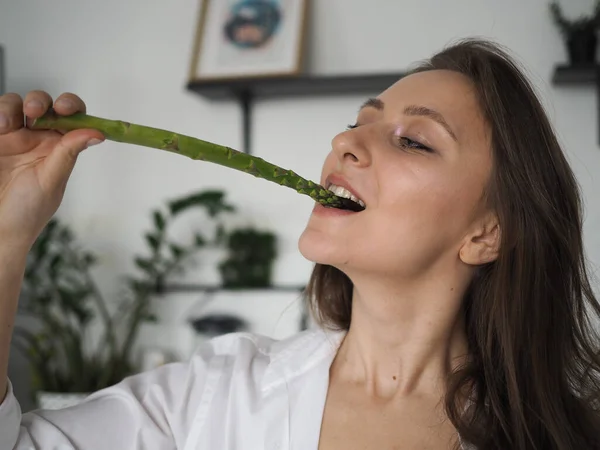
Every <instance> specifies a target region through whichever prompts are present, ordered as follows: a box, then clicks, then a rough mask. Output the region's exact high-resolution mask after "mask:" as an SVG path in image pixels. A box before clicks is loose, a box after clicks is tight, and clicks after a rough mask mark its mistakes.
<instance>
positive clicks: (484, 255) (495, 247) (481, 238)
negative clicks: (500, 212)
mask: <svg viewBox="0 0 600 450" xmlns="http://www.w3.org/2000/svg"><path fill="white" fill-rule="evenodd" d="M499 251H500V224H499V223H498V218H497V216H496V214H494V213H491V212H490V213H487V214H486V215H485V216H483V217H482V218H481V219H480V220H479V221H478V222H476V223H475V228H474V229H473V231H472V232H471V233H469V234H468V235H467V236H466V237H465V241H464V243H463V245H462V247H461V248H460V251H459V257H460V259H461V261H462V262H464V263H465V264H469V265H473V266H477V265H481V264H486V263H490V262H492V261H495V260H496V258H498V252H499Z"/></svg>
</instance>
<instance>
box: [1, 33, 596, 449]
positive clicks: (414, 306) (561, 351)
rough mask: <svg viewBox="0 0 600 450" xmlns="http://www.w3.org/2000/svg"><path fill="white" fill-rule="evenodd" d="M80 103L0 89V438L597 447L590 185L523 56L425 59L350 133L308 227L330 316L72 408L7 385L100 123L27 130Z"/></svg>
mask: <svg viewBox="0 0 600 450" xmlns="http://www.w3.org/2000/svg"><path fill="white" fill-rule="evenodd" d="M51 105H52V106H53V107H54V108H55V110H56V111H57V112H58V113H59V114H72V113H74V112H75V111H83V110H85V105H84V103H83V102H82V101H81V99H80V98H78V97H77V96H75V95H73V94H63V95H61V96H60V97H59V98H58V99H56V101H55V102H53V100H52V99H51V98H50V96H49V95H48V94H46V93H45V92H40V91H34V92H30V93H29V94H27V95H26V97H25V99H24V100H22V99H21V98H20V97H19V96H17V95H15V94H7V95H5V96H3V97H2V98H1V99H0V292H1V293H2V294H1V296H0V392H1V393H2V396H3V395H4V393H5V392H6V396H5V398H4V401H3V403H2V405H1V406H0V448H2V449H32V448H33V449H56V448H61V449H132V448H143V449H150V450H152V449H157V450H158V449H160V450H164V449H185V450H192V449H211V450H217V449H218V450H220V449H244V450H247V449H257V450H258V449H260V450H267V449H295V450H300V449H301V450H307V449H319V450H334V449H342V450H352V449H367V448H368V449H371V448H372V449H384V448H385V449H388V448H389V449H391V448H394V449H403V450H404V449H406V450H409V449H449V448H463V449H468V448H469V449H471V448H472V449H480V450H483V449H485V450H500V449H502V450H506V449H513V450H525V449H537V450H541V449H544V450H550V449H560V450H574V449H578V450H579V449H581V450H584V449H597V448H600V440H599V434H600V412H599V393H600V382H599V377H600V373H599V372H600V363H599V359H598V348H599V347H598V336H597V334H596V333H594V328H593V326H592V321H593V319H594V317H596V318H597V317H598V316H599V315H600V307H599V305H598V302H597V301H596V299H595V298H594V295H593V293H592V289H591V287H590V283H589V281H588V276H587V273H586V267H585V262H584V260H585V258H584V249H583V244H582V223H581V222H582V213H581V206H580V197H579V192H578V186H577V184H576V180H575V177H574V175H573V173H572V171H571V169H570V167H569V165H568V163H567V161H566V159H565V157H564V155H563V152H562V150H561V148H560V146H559V144H558V142H557V139H556V137H555V135H554V133H553V131H552V128H551V126H550V124H549V121H548V119H547V117H546V115H545V113H544V111H543V109H542V106H541V105H540V102H539V101H538V99H537V98H536V95H535V93H534V91H533V90H532V88H531V86H530V84H529V83H528V81H527V80H526V78H525V77H524V75H523V72H522V71H521V69H520V68H519V67H518V66H517V65H516V64H515V63H514V62H513V61H512V60H511V58H510V57H509V56H508V55H507V54H506V52H505V51H504V50H503V49H501V48H500V47H499V46H497V45H495V44H492V43H489V42H486V41H480V40H465V41H462V42H459V43H457V44H455V45H452V46H450V47H448V48H446V49H444V50H443V51H442V52H440V53H438V54H436V55H435V56H433V58H431V59H430V60H428V61H426V62H423V63H421V64H419V65H418V66H417V67H416V68H415V69H414V70H413V71H412V72H411V74H410V75H408V76H406V77H404V78H402V79H400V80H399V81H398V82H397V83H395V84H394V85H393V86H390V87H389V89H387V90H385V91H384V92H382V93H381V94H380V95H379V96H378V97H377V98H375V99H370V100H368V101H367V102H366V103H365V104H364V105H363V107H362V108H361V110H360V112H359V114H358V117H357V120H356V123H355V124H352V125H351V126H349V128H348V130H346V131H343V132H341V133H340V134H338V135H337V136H336V137H335V138H334V140H333V143H332V151H331V153H330V154H329V155H328V156H327V158H326V160H325V163H324V166H323V172H322V179H321V182H322V183H323V184H324V185H326V186H328V187H329V188H331V189H332V190H335V191H336V192H338V193H339V194H341V195H353V196H354V197H355V198H357V199H359V200H360V201H361V202H363V203H364V204H365V205H366V209H365V210H364V211H361V212H356V213H353V212H346V211H340V210H334V209H326V208H323V207H321V206H316V207H315V209H314V211H313V212H312V214H311V217H310V219H309V221H308V224H307V226H306V229H305V231H304V232H303V234H302V236H301V237H300V241H299V248H300V251H301V253H302V254H303V255H304V256H305V257H306V258H308V259H309V260H311V261H314V262H315V269H314V273H313V276H312V277H311V280H310V283H309V289H308V290H307V300H308V301H309V302H310V303H311V306H312V307H313V309H314V312H315V317H316V318H317V319H318V321H319V324H320V327H319V328H317V329H315V330H310V331H307V332H303V333H300V334H298V335H296V336H294V337H292V338H290V339H287V340H284V341H274V340H271V339H268V338H265V337H261V336H256V335H253V334H247V333H244V334H232V335H227V336H223V337H219V338H216V339H214V340H213V341H211V342H210V343H209V344H207V345H205V346H202V347H201V348H199V349H198V351H197V353H196V354H195V355H194V357H193V358H192V359H191V360H190V361H189V362H187V363H177V364H171V365H168V366H165V367H161V368H159V369H157V370H154V371H152V372H149V373H143V374H139V375H136V376H134V377H131V378H128V379H126V380H123V382H121V383H119V384H118V385H116V386H113V387H110V388H108V389H105V390H102V391H100V392H97V393H95V394H93V395H92V396H90V397H89V398H88V399H87V400H86V401H85V402H83V403H82V404H80V405H78V406H76V407H72V408H68V409H65V410H60V411H35V412H30V413H27V414H24V415H21V413H20V409H19V405H18V402H17V401H16V399H15V397H14V395H13V393H12V388H11V384H10V382H9V380H8V379H7V377H6V373H7V361H8V352H9V343H10V337H11V329H12V324H13V321H14V315H15V310H16V306H17V297H18V294H19V289H20V284H21V278H22V276H23V270H24V265H25V257H26V255H27V252H28V250H29V249H30V247H31V245H32V243H33V242H34V240H35V239H36V236H37V235H38V234H39V233H40V231H41V230H42V228H43V227H44V225H45V224H46V223H47V221H48V220H49V219H50V217H51V216H52V215H53V214H54V213H55V211H56V209H57V207H58V206H59V204H60V202H61V199H62V195H63V192H64V190H65V188H66V185H67V180H68V178H69V175H70V173H71V171H72V170H73V167H74V164H75V161H76V159H77V155H78V154H79V153H80V152H81V151H82V150H83V149H85V148H86V147H88V146H89V145H91V144H94V143H99V142H101V141H102V139H103V137H102V135H101V134H100V133H98V132H96V131H93V130H78V131H73V132H70V133H68V134H65V135H64V136H63V135H61V134H59V133H56V132H50V131H31V130H29V129H27V126H26V123H24V121H23V113H25V115H26V116H27V117H30V118H33V117H37V116H39V115H41V114H43V113H44V111H46V110H47V109H48V108H49V107H50V106H51Z"/></svg>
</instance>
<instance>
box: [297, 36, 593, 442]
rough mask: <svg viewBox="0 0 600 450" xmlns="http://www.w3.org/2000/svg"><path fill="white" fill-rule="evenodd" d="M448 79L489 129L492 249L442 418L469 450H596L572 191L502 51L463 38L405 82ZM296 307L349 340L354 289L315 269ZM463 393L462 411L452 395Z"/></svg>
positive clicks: (475, 283)
mask: <svg viewBox="0 0 600 450" xmlns="http://www.w3.org/2000/svg"><path fill="white" fill-rule="evenodd" d="M439 69H442V70H452V71H455V72H459V73H461V74H463V75H465V76H467V77H468V78H469V79H470V80H471V81H472V83H473V85H474V87H475V90H476V93H477V96H478V100H479V104H480V107H481V110H482V112H483V114H484V117H485V119H486V120H487V123H488V125H489V127H490V130H491V143H492V147H493V148H492V150H493V169H492V174H491V178H490V182H489V186H488V187H487V190H486V199H487V201H488V202H489V204H490V206H491V207H493V208H494V210H495V211H496V213H497V215H498V219H499V222H500V229H501V237H502V243H501V250H500V253H499V256H498V258H497V260H496V261H495V262H493V263H490V264H487V265H485V266H481V267H480V268H478V272H477V273H476V275H475V276H474V278H473V280H472V282H471V285H470V287H469V290H468V292H467V293H466V295H465V298H464V301H463V313H464V316H465V324H466V333H467V336H468V340H469V350H470V356H469V360H468V362H466V363H465V364H464V365H463V366H462V367H461V368H459V369H458V370H455V371H454V372H453V373H452V374H451V375H450V377H449V380H448V386H449V388H448V391H447V393H446V399H445V407H446V412H447V414H448V417H449V419H450V420H451V421H452V423H453V425H454V426H455V428H456V429H457V431H458V433H459V434H460V436H461V438H462V439H463V441H466V442H469V443H471V444H472V445H474V446H475V447H476V448H478V449H479V450H496V449H497V450H500V449H502V450H508V449H511V450H526V449H537V450H542V449H543V450H551V449H557V450H558V449H560V450H587V449H598V448H600V438H599V437H600V353H599V351H598V348H599V347H598V346H599V342H600V340H599V337H598V335H597V334H596V333H595V332H594V326H593V322H594V318H599V317H600V305H599V303H598V301H597V299H596V298H595V297H594V293H593V291H592V288H591V286H590V281H589V278H588V273H587V269H586V261H585V255H584V247H583V242H582V241H583V239H582V205H581V197H580V192H579V186H578V184H577V182H576V178H575V176H574V174H573V172H572V170H571V168H570V166H569V164H568V162H567V160H566V158H565V156H564V154H563V151H562V149H561V147H560V145H559V143H558V141H557V138H556V136H555V134H554V132H553V130H552V127H551V125H550V122H549V120H548V118H547V116H546V114H545V112H544V109H543V107H542V105H541V104H540V102H539V100H538V98H537V96H536V94H535V92H534V90H533V88H532V86H531V85H530V83H529V82H528V80H527V78H526V76H525V75H524V72H523V70H522V69H521V68H520V67H519V65H518V64H517V63H516V61H515V60H513V59H512V58H511V57H510V55H509V53H508V52H507V51H506V50H505V49H503V48H502V47H501V46H500V45H498V44H496V43H493V42H490V41H486V40H480V39H464V40H461V41H459V42H458V43H455V44H454V45H451V46H449V47H447V48H445V49H444V50H442V51H441V52H439V53H437V54H436V55H434V56H433V57H432V58H431V59H428V60H426V61H424V62H420V63H419V64H418V65H417V66H416V67H415V68H414V69H413V70H411V73H416V72H421V71H427V70H439ZM306 300H307V301H308V303H309V306H310V308H311V311H312V313H313V315H314V317H315V318H316V320H317V322H318V323H320V324H321V325H322V326H326V327H329V328H334V329H342V330H347V329H348V328H349V326H350V320H351V313H352V282H351V281H350V279H349V278H348V277H347V276H346V275H345V274H344V273H342V272H341V271H339V270H338V269H336V268H334V267H331V266H327V265H321V264H316V266H315V268H314V271H313V273H312V276H311V278H310V282H309V285H308V288H307V290H306ZM466 388H468V392H471V393H472V394H471V401H472V404H471V407H470V408H469V409H468V412H465V410H464V409H463V408H462V407H461V406H460V403H459V400H458V399H459V394H460V393H462V392H465V389H466Z"/></svg>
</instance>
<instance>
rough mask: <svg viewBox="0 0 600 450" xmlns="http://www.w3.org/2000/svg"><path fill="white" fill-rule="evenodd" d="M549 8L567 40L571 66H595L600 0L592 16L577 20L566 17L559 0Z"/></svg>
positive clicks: (599, 21) (583, 16)
mask: <svg viewBox="0 0 600 450" xmlns="http://www.w3.org/2000/svg"><path fill="white" fill-rule="evenodd" d="M549 6H550V13H551V15H552V18H553V20H554V23H555V24H556V25H557V26H558V29H559V30H560V33H561V34H562V36H563V38H564V39H565V44H566V47H567V53H568V56H569V62H570V64H571V65H572V66H581V65H592V64H595V62H596V48H597V44H598V37H597V35H596V30H597V28H598V25H599V24H600V0H597V1H596V2H595V6H594V10H593V12H592V13H591V14H590V15H587V16H585V15H582V16H580V17H578V18H576V19H568V18H566V17H565V15H564V13H563V10H562V8H561V7H560V5H559V3H558V0H554V1H553V2H551V3H550V5H549Z"/></svg>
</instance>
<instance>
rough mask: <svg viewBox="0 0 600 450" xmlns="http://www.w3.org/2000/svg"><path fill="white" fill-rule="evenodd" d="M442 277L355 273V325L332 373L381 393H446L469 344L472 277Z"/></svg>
mask: <svg viewBox="0 0 600 450" xmlns="http://www.w3.org/2000/svg"><path fill="white" fill-rule="evenodd" d="M440 280H441V278H440V277H438V278H437V281H432V280H429V281H428V282H425V283H420V284H419V285H416V284H411V285H409V284H406V283H403V284H402V285H399V284H398V283H391V282H389V280H379V279H378V280H372V279H371V280H370V281H368V282H365V281H362V280H356V277H354V278H353V281H355V282H354V292H353V299H352V320H351V325H350V329H349V331H348V333H347V335H346V337H345V339H344V341H343V342H342V345H341V347H340V349H339V352H338V355H337V357H336V359H335V361H334V364H333V365H332V375H333V376H338V377H341V378H342V379H345V380H346V381H349V382H352V383H358V384H360V385H362V386H363V387H364V389H365V390H366V391H367V393H368V394H370V395H372V396H374V397H378V398H392V397H407V396H411V395H412V394H417V395H435V396H439V395H441V394H443V392H445V387H446V386H445V379H446V376H447V375H448V373H449V372H450V371H451V370H452V369H453V367H455V366H456V364H459V363H460V362H462V359H463V357H465V356H466V355H467V351H468V347H467V339H466V335H465V330H464V322H463V320H462V314H461V313H460V310H461V303H462V297H463V295H464V291H465V288H466V283H463V284H465V285H464V286H453V285H451V284H449V283H444V282H443V281H440Z"/></svg>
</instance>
